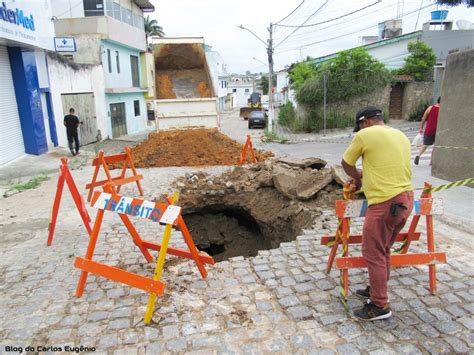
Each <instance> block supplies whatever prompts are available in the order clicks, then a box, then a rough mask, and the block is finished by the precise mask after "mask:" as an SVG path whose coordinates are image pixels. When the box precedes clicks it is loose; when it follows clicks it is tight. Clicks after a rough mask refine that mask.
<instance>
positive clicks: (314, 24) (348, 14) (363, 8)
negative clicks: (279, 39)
mask: <svg viewBox="0 0 474 355" xmlns="http://www.w3.org/2000/svg"><path fill="white" fill-rule="evenodd" d="M380 2H382V0H377V1H376V2H374V3H372V4H370V5H367V6H364V7H361V8H360V9H358V10H355V11H352V12H349V13H347V14H345V15H341V16H338V17H335V18H332V19H330V20H326V21H322V22H317V23H310V24H309V25H304V24H303V25H279V24H278V23H276V24H275V25H276V26H281V27H292V28H302V27H313V26H318V25H322V24H324V23H328V22H332V21H336V20H339V19H341V18H343V17H347V16H350V15H352V14H355V13H357V12H360V11H363V10H365V9H368V8H369V7H372V6H374V5H377V4H378V3H380Z"/></svg>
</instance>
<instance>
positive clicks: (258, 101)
mask: <svg viewBox="0 0 474 355" xmlns="http://www.w3.org/2000/svg"><path fill="white" fill-rule="evenodd" d="M253 111H262V96H261V95H260V94H259V93H258V92H253V93H251V94H250V97H249V99H248V100H247V107H241V108H240V117H242V118H243V119H244V120H247V119H248V118H249V115H250V112H253Z"/></svg>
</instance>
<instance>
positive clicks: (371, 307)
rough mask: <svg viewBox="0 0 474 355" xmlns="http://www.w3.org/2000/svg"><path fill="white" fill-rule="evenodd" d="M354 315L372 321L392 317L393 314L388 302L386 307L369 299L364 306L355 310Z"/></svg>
mask: <svg viewBox="0 0 474 355" xmlns="http://www.w3.org/2000/svg"><path fill="white" fill-rule="evenodd" d="M354 316H355V317H357V318H359V319H361V320H369V321H372V320H379V319H387V318H390V317H391V316H392V311H391V310H390V306H389V305H388V303H387V304H386V305H385V307H383V308H380V307H377V306H376V305H375V304H373V303H371V302H370V300H368V301H367V303H366V304H365V305H364V307H362V308H360V309H356V310H355V311H354Z"/></svg>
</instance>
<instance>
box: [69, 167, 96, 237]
mask: <svg viewBox="0 0 474 355" xmlns="http://www.w3.org/2000/svg"><path fill="white" fill-rule="evenodd" d="M66 182H67V186H68V187H69V191H70V192H71V195H72V199H73V200H74V202H75V204H76V207H77V210H78V211H79V214H80V215H81V218H82V221H83V222H84V226H85V227H86V229H87V233H88V234H89V236H90V235H91V234H92V229H91V226H90V224H89V223H90V222H91V217H90V216H89V213H88V212H87V208H86V205H85V203H84V199H83V198H82V196H81V194H80V193H79V190H78V189H77V186H76V184H75V183H74V180H73V178H72V176H71V173H70V172H69V170H67V171H66Z"/></svg>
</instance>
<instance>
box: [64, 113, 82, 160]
mask: <svg viewBox="0 0 474 355" xmlns="http://www.w3.org/2000/svg"><path fill="white" fill-rule="evenodd" d="M64 125H65V126H66V133H67V141H68V143H69V150H70V151H71V154H72V155H77V154H79V136H78V134H77V127H79V118H77V116H76V115H74V109H73V108H70V109H69V115H66V116H64ZM73 141H74V143H75V144H76V151H75V152H74V150H73V149H72V143H73Z"/></svg>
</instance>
